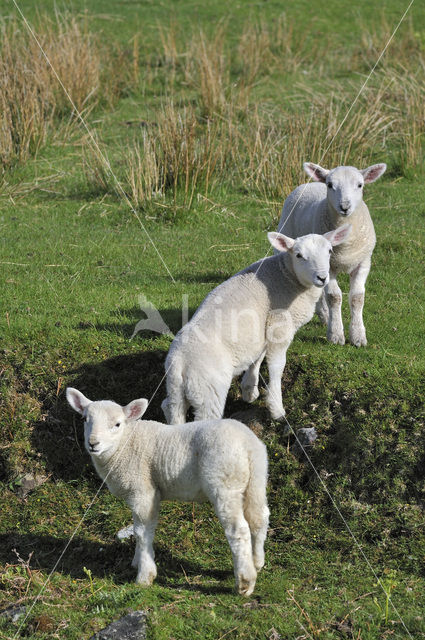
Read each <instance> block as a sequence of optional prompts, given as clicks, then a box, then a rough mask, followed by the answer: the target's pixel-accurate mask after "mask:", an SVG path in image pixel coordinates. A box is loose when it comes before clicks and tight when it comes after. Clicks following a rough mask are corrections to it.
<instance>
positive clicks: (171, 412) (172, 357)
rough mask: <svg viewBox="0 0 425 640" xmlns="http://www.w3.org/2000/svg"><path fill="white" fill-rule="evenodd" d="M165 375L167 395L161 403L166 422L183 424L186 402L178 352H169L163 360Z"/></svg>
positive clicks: (181, 365) (181, 366)
mask: <svg viewBox="0 0 425 640" xmlns="http://www.w3.org/2000/svg"><path fill="white" fill-rule="evenodd" d="M165 373H166V376H167V397H166V398H165V400H164V401H163V402H162V404H161V408H162V410H163V412H164V415H165V419H166V421H167V422H168V424H183V423H185V422H186V411H187V407H188V403H187V400H186V395H185V385H184V380H183V364H182V362H181V359H180V357H179V354H173V353H172V352H171V351H170V352H169V354H168V356H167V358H166V360H165Z"/></svg>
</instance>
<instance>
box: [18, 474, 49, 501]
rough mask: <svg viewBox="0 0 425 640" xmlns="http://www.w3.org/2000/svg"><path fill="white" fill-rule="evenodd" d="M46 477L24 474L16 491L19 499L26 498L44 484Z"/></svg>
mask: <svg viewBox="0 0 425 640" xmlns="http://www.w3.org/2000/svg"><path fill="white" fill-rule="evenodd" d="M46 480H47V476H42V475H35V476H34V475H33V474H32V473H26V474H25V475H24V476H23V477H22V478H21V480H20V483H19V487H18V489H17V491H16V493H17V494H18V496H19V497H20V498H26V497H27V495H28V494H29V493H30V492H31V491H33V489H36V488H37V487H40V486H41V485H42V484H43V483H44V482H46Z"/></svg>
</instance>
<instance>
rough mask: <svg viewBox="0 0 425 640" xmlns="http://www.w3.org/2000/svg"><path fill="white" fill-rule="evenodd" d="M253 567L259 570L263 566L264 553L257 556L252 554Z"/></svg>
mask: <svg viewBox="0 0 425 640" xmlns="http://www.w3.org/2000/svg"><path fill="white" fill-rule="evenodd" d="M254 567H255V569H256V571H261V569H262V568H263V567H264V553H263V554H261V556H258V557H257V556H256V555H254Z"/></svg>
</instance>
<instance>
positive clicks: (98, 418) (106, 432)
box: [83, 400, 126, 458]
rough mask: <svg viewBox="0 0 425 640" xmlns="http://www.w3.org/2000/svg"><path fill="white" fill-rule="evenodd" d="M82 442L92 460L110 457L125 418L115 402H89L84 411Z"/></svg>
mask: <svg viewBox="0 0 425 640" xmlns="http://www.w3.org/2000/svg"><path fill="white" fill-rule="evenodd" d="M83 418H84V441H85V446H86V449H87V451H88V453H89V454H90V455H91V456H92V457H94V458H102V457H104V456H108V457H109V456H110V455H112V454H113V453H114V451H115V450H116V449H117V447H118V445H119V443H120V440H121V437H122V435H123V432H124V430H125V426H126V417H125V415H124V412H123V410H122V407H120V406H119V405H118V404H116V403H115V402H110V401H109V400H100V401H98V402H91V403H90V404H89V405H88V407H87V408H86V409H85V410H84V413H83Z"/></svg>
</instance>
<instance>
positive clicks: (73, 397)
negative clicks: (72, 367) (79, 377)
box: [66, 387, 91, 415]
mask: <svg viewBox="0 0 425 640" xmlns="http://www.w3.org/2000/svg"><path fill="white" fill-rule="evenodd" d="M66 399H67V400H68V402H69V404H70V405H71V407H72V408H73V409H74V410H75V411H77V412H78V413H81V415H82V414H83V413H84V409H86V408H87V407H88V406H89V404H90V403H91V400H89V399H88V398H86V396H85V395H84V394H82V393H81V391H78V389H73V388H72V387H68V388H67V390H66Z"/></svg>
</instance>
